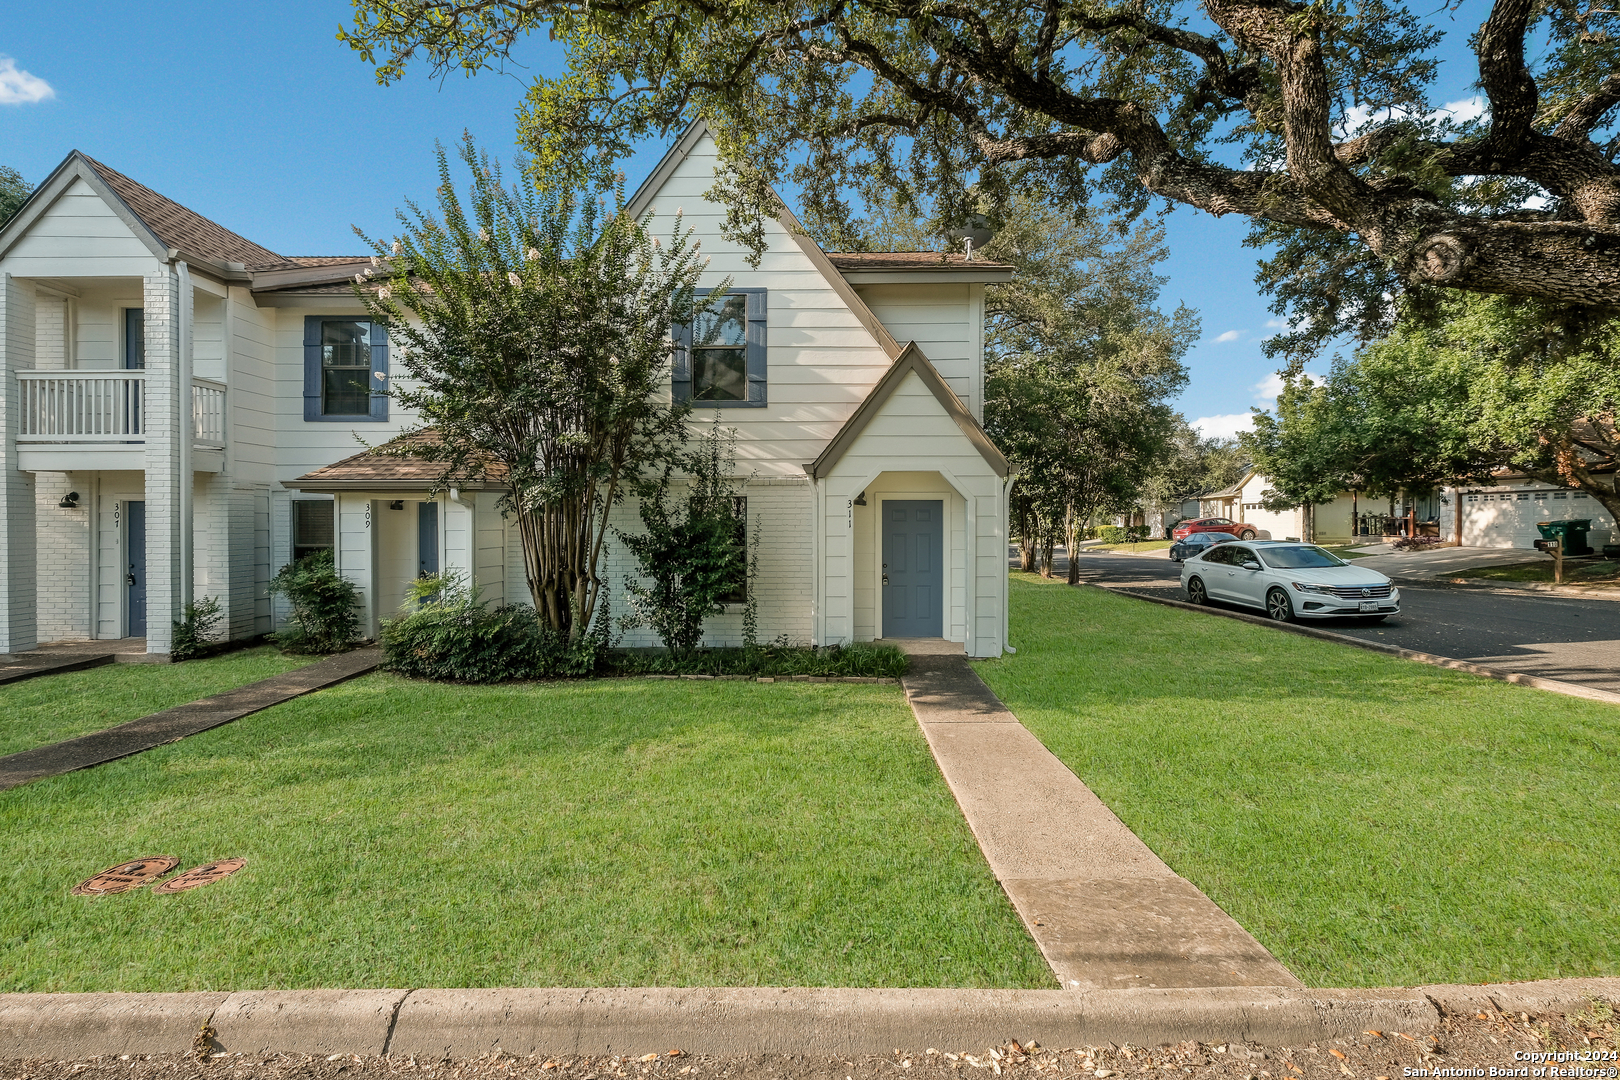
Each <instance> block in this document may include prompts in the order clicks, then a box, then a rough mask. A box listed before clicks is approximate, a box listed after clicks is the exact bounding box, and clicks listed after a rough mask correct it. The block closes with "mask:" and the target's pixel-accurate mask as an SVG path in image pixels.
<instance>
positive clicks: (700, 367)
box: [671, 289, 767, 408]
mask: <svg viewBox="0 0 1620 1080" xmlns="http://www.w3.org/2000/svg"><path fill="white" fill-rule="evenodd" d="M766 295H767V291H766V290H765V289H732V290H731V291H730V292H728V293H727V294H726V295H725V296H723V297H721V298H720V299H719V300H718V301H717V302H716V303H714V304H712V305H710V306H708V307H706V308H703V309H702V310H700V311H698V312H696V313H695V314H694V315H693V317H692V320H691V322H689V323H687V324H685V325H681V326H676V327H675V370H674V375H673V379H672V382H671V390H672V392H673V395H674V398H675V400H676V401H688V402H691V403H692V404H693V405H695V406H698V407H700V408H763V407H764V405H765V402H766V395H765V374H766V364H765V329H766V321H767V320H766V310H767V307H766Z"/></svg>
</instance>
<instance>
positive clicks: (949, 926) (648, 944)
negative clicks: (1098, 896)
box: [0, 674, 1056, 991]
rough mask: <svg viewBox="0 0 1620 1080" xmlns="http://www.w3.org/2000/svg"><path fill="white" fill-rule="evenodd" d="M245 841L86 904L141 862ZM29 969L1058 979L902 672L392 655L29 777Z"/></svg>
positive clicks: (422, 979) (7, 923)
mask: <svg viewBox="0 0 1620 1080" xmlns="http://www.w3.org/2000/svg"><path fill="white" fill-rule="evenodd" d="M153 854H169V855H174V856H177V857H179V858H180V859H181V860H182V863H181V865H182V868H183V867H186V866H190V865H195V864H197V863H201V862H203V861H204V860H210V859H217V858H222V857H227V856H241V857H244V858H246V859H247V860H248V863H247V867H246V868H245V869H243V870H242V871H241V872H239V873H238V874H237V875H236V876H235V877H232V878H229V879H226V880H225V881H223V882H220V883H218V884H215V885H211V886H208V887H205V888H203V889H199V890H197V891H195V892H190V893H182V894H179V895H175V896H155V895H151V894H150V893H149V892H148V891H144V890H143V891H139V892H135V893H129V894H124V895H120V896H109V897H101V898H96V899H85V898H79V897H71V896H69V895H68V889H69V887H70V886H72V885H73V884H74V883H75V882H77V881H79V880H80V879H82V878H84V877H87V876H88V875H90V874H92V873H94V872H96V871H98V870H101V869H102V868H104V867H106V866H109V865H112V864H113V863H116V862H119V861H121V860H124V859H128V858H134V857H139V856H143V855H153ZM0 867H4V870H3V871H0V874H3V876H0V956H3V957H4V960H3V962H0V990H6V991H19V990H26V991H46V990H51V991H86V990H193V989H203V988H212V989H230V988H251V987H317V986H327V987H386V986H614V985H628V986H638V985H707V986H713V985H721V986H724V985H757V984H765V985H809V986H991V987H1053V986H1055V985H1056V984H1055V981H1054V980H1053V978H1052V975H1051V973H1050V971H1049V969H1048V968H1047V966H1046V964H1045V963H1044V962H1043V961H1042V959H1041V957H1040V954H1039V952H1038V951H1037V950H1036V948H1035V946H1034V944H1033V943H1032V942H1031V940H1030V939H1029V937H1028V936H1027V935H1026V934H1025V932H1024V930H1023V927H1022V926H1021V924H1020V923H1019V921H1018V918H1017V916H1016V914H1015V913H1014V912H1013V910H1012V908H1011V906H1010V905H1009V904H1008V903H1007V901H1006V898H1005V897H1004V896H1003V895H1002V893H1001V890H1000V888H999V887H998V886H997V884H996V882H995V880H994V878H993V877H992V875H991V874H990V871H989V869H988V867H987V866H986V865H985V863H984V860H983V858H982V857H981V856H980V854H979V850H978V847H977V845H976V844H975V843H974V840H973V837H972V835H971V833H969V831H968V829H967V827H966V825H965V824H964V822H963V821H962V818H961V815H960V814H959V813H958V811H957V808H956V805H955V803H954V802H953V800H952V799H951V796H950V793H949V791H948V790H947V788H946V787H945V784H944V782H943V781H942V780H941V778H940V775H939V771H938V769H937V768H936V767H935V765H934V763H933V760H932V758H931V757H930V755H929V753H928V748H927V745H926V743H925V742H924V741H923V738H922V736H921V734H920V733H919V732H918V730H917V725H916V722H915V721H914V720H913V718H912V716H911V714H910V711H909V709H908V708H907V707H906V705H905V702H904V699H903V697H902V695H901V692H900V690H899V688H897V687H890V686H867V685H848V684H813V685H810V684H797V683H794V684H789V683H777V684H760V683H748V682H698V683H693V682H689V681H684V680H683V681H679V682H663V681H654V680H643V679H622V680H601V681H588V682H572V683H552V684H522V685H507V686H499V687H459V686H439V685H432V684H424V683H413V682H408V681H405V680H403V679H401V678H399V677H397V676H392V675H386V674H374V675H370V676H367V677H365V678H361V679H357V680H354V681H352V682H348V683H344V684H342V685H339V686H337V687H333V688H331V689H328V690H324V691H322V692H321V693H319V694H314V695H311V696H309V697H305V698H301V699H298V700H296V701H292V702H288V703H286V704H284V705H280V706H277V707H276V708H274V709H270V710H267V711H265V712H262V713H259V714H256V715H254V716H251V717H248V718H245V719H243V720H240V721H237V722H236V723H234V724H230V725H227V726H225V727H221V728H217V729H215V730H213V731H209V732H205V733H204V734H201V735H197V736H194V737H192V738H190V739H186V740H184V741H182V742H179V743H175V744H173V745H170V746H166V747H161V748H159V749H156V750H152V751H149V752H147V753H144V754H140V755H137V756H135V757H131V758H126V759H124V760H122V761H117V762H113V763H110V764H108V765H104V766H101V767H98V768H95V769H91V770H87V771H84V772H79V773H71V774H68V775H65V776H59V777H54V778H51V779H49V780H44V781H40V782H36V783H32V784H28V785H24V786H22V787H19V788H14V789H12V790H11V791H7V792H0Z"/></svg>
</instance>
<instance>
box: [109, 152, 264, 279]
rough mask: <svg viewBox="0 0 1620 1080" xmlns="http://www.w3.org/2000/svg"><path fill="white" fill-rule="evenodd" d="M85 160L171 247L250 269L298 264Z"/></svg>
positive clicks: (118, 173) (116, 172)
mask: <svg viewBox="0 0 1620 1080" xmlns="http://www.w3.org/2000/svg"><path fill="white" fill-rule="evenodd" d="M84 160H85V161H87V162H89V163H90V166H91V167H92V168H93V169H95V170H96V173H97V175H99V176H100V177H101V179H102V181H103V182H104V183H106V185H107V186H108V187H110V188H112V190H113V192H114V193H115V194H117V196H118V197H119V198H120V199H122V200H124V204H125V205H126V206H128V207H129V208H130V210H131V211H132V212H133V213H134V214H135V216H136V217H138V218H140V219H141V220H142V221H143V222H145V223H146V227H147V228H149V229H151V230H152V232H153V233H155V234H157V237H158V239H160V240H162V241H163V242H164V243H166V244H168V245H169V246H170V247H172V248H175V249H177V250H179V251H183V252H186V253H187V254H190V255H198V256H201V257H202V258H204V259H211V260H213V261H214V262H222V263H224V262H234V263H242V264H243V265H245V266H247V267H248V268H250V269H261V268H264V267H269V266H287V265H294V264H291V263H289V261H288V260H287V259H284V258H283V257H281V256H280V255H277V254H276V253H275V252H273V251H271V250H270V249H269V248H267V247H264V246H262V245H260V244H255V243H254V242H253V241H252V240H249V239H248V238H247V237H245V236H239V235H238V234H236V233H233V232H231V230H229V229H227V228H226V227H225V226H223V225H221V224H219V223H218V222H216V221H210V220H209V219H207V218H205V217H203V216H202V215H201V214H199V213H197V212H196V211H195V210H188V209H186V208H185V207H184V206H181V205H180V204H179V203H177V202H175V201H174V200H173V199H170V198H168V197H167V196H164V195H159V194H158V193H157V192H155V191H153V190H152V189H151V188H149V187H147V186H146V185H144V184H138V183H136V182H135V181H134V180H131V179H130V178H129V177H127V176H125V175H124V174H123V173H121V172H119V171H118V170H117V169H113V168H109V167H108V166H106V165H103V164H102V163H101V162H99V161H97V160H96V159H95V158H92V157H89V156H88V155H86V156H85V158H84Z"/></svg>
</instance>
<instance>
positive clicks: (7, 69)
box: [0, 56, 56, 105]
mask: <svg viewBox="0 0 1620 1080" xmlns="http://www.w3.org/2000/svg"><path fill="white" fill-rule="evenodd" d="M55 96H56V91H55V90H52V89H51V84H50V83H48V82H46V81H45V80H44V79H41V78H39V77H38V76H36V75H30V74H28V72H26V71H19V70H18V68H17V61H15V60H13V59H12V58H11V57H9V56H0V105H32V104H34V103H35V102H38V101H48V100H50V99H51V98H53V97H55Z"/></svg>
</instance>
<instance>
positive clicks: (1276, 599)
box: [1266, 589, 1294, 622]
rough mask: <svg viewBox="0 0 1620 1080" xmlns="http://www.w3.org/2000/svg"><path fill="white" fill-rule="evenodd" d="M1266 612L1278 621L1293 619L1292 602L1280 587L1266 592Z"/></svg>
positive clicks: (1290, 620)
mask: <svg viewBox="0 0 1620 1080" xmlns="http://www.w3.org/2000/svg"><path fill="white" fill-rule="evenodd" d="M1266 614H1267V615H1269V616H1271V617H1272V618H1273V619H1276V620H1277V621H1278V622H1293V621H1294V602H1293V601H1292V600H1290V599H1288V594H1287V593H1285V592H1283V591H1282V590H1281V589H1272V590H1271V591H1270V592H1268V593H1266Z"/></svg>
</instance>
